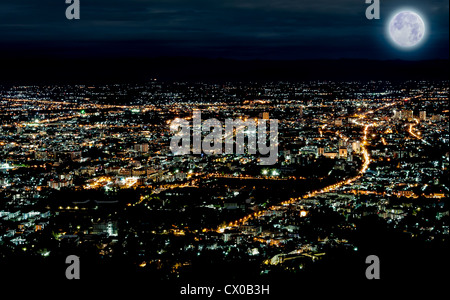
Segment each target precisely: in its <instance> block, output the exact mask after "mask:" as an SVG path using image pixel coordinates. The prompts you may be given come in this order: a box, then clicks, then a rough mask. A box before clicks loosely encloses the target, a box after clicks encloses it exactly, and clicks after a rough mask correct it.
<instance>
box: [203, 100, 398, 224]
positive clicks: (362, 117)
mask: <svg viewBox="0 0 450 300" xmlns="http://www.w3.org/2000/svg"><path fill="white" fill-rule="evenodd" d="M394 104H395V102H392V103H388V104H386V105H383V106H381V107H379V108H377V109H374V110H370V111H367V112H366V113H363V114H360V115H359V120H358V121H354V123H355V124H356V125H358V126H364V129H363V135H362V138H361V145H362V146H361V155H362V162H363V163H362V166H361V169H360V170H359V172H358V175H356V176H354V177H352V178H349V179H345V180H342V181H340V182H337V183H334V184H332V185H329V186H326V187H324V188H322V189H320V190H316V191H311V192H309V193H308V194H306V195H304V196H301V197H298V198H291V199H289V200H286V201H283V202H281V203H280V204H281V205H283V206H287V205H290V204H294V203H295V202H297V201H300V200H301V199H308V198H312V197H315V196H317V195H320V194H324V193H329V192H332V191H335V190H337V189H340V188H341V187H343V186H346V185H350V184H352V183H353V182H355V181H356V180H358V179H360V178H361V177H362V176H363V175H364V174H365V173H366V172H367V170H368V168H369V166H370V163H371V158H370V154H369V151H368V150H367V147H366V146H368V144H369V143H368V139H367V136H368V134H369V129H370V128H371V127H376V126H379V125H380V124H379V123H377V122H373V121H370V120H369V118H367V116H368V115H370V114H373V113H374V112H375V111H378V110H381V109H384V108H387V107H389V106H392V105H394ZM361 120H362V121H363V122H361ZM324 128H325V126H323V127H322V128H321V129H324ZM336 134H337V135H338V136H339V137H340V138H342V139H348V138H347V137H345V136H343V134H342V133H340V132H339V131H337V132H336ZM278 207H279V205H273V206H270V207H269V208H267V209H265V210H260V211H258V212H254V213H252V214H249V215H247V216H244V217H242V218H240V219H238V220H235V221H233V222H230V223H228V225H225V226H219V227H218V228H217V229H215V231H217V232H220V233H222V232H224V231H225V229H231V228H236V227H238V226H240V225H243V224H245V223H246V222H248V221H249V220H251V219H257V218H259V217H261V216H264V215H267V214H270V211H274V210H277V209H278ZM208 230H210V229H207V228H205V229H203V231H208Z"/></svg>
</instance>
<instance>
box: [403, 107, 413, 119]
mask: <svg viewBox="0 0 450 300" xmlns="http://www.w3.org/2000/svg"><path fill="white" fill-rule="evenodd" d="M402 117H403V119H405V120H409V121H411V120H412V119H413V118H414V113H413V111H412V110H406V109H405V110H403V111H402Z"/></svg>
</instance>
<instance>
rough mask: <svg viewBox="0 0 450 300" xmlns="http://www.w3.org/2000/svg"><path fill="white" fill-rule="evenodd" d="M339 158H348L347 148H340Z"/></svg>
mask: <svg viewBox="0 0 450 300" xmlns="http://www.w3.org/2000/svg"><path fill="white" fill-rule="evenodd" d="M339 158H347V148H339Z"/></svg>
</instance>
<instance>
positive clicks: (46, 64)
mask: <svg viewBox="0 0 450 300" xmlns="http://www.w3.org/2000/svg"><path fill="white" fill-rule="evenodd" d="M0 65H1V66H2V68H1V71H0V84H2V83H3V84H5V83H17V84H22V83H23V84H34V83H35V84H39V83H46V84H47V83H64V82H67V83H95V82H99V83H101V82H105V83H107V82H136V81H139V82H140V81H147V80H151V79H153V78H157V79H158V80H169V81H279V80H286V81H308V80H335V81H340V80H342V81H348V80H362V81H367V80H402V81H403V80H448V79H449V74H448V70H449V60H448V59H441V60H423V61H403V60H385V61H382V60H368V59H338V60H329V59H327V60H233V59H222V58H217V59H212V58H194V57H158V58H117V59H114V58H103V59H81V58H77V59H61V58H22V59H17V58H16V59H6V58H0Z"/></svg>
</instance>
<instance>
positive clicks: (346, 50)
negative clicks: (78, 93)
mask: <svg viewBox="0 0 450 300" xmlns="http://www.w3.org/2000/svg"><path fill="white" fill-rule="evenodd" d="M0 1H1V2H0V54H1V55H2V58H3V59H5V58H8V57H11V58H20V57H63V58H73V57H88V58H95V57H158V56H189V57H206V58H232V59H276V60H279V59H283V60H284V59H339V58H358V59H360V58H363V59H382V60H390V59H401V60H428V59H448V51H449V1H448V0H427V1H414V0H412V1H396V0H381V1H380V2H381V19H380V20H367V19H366V17H365V10H366V8H367V4H365V1H364V0H339V1H337V0H333V1H329V0H220V1H216V0H207V1H200V0H160V1H156V0H127V1H125V0H122V1H117V0H84V1H83V0H81V1H80V2H81V19H80V20H71V21H69V20H67V19H66V18H65V10H66V7H67V5H66V4H65V1H64V0H39V1H36V0H20V1H6V0H0ZM401 8H412V9H414V10H415V11H417V12H419V13H420V14H421V15H422V16H423V18H424V20H425V23H426V26H427V36H426V40H425V42H424V43H423V44H422V46H421V47H419V48H418V49H416V50H413V51H401V50H399V49H397V48H395V47H392V45H391V43H390V42H389V41H388V38H387V37H386V33H385V32H386V31H385V28H386V25H387V22H388V20H389V18H390V17H391V16H392V14H393V13H394V12H395V11H397V10H399V9H401Z"/></svg>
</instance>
